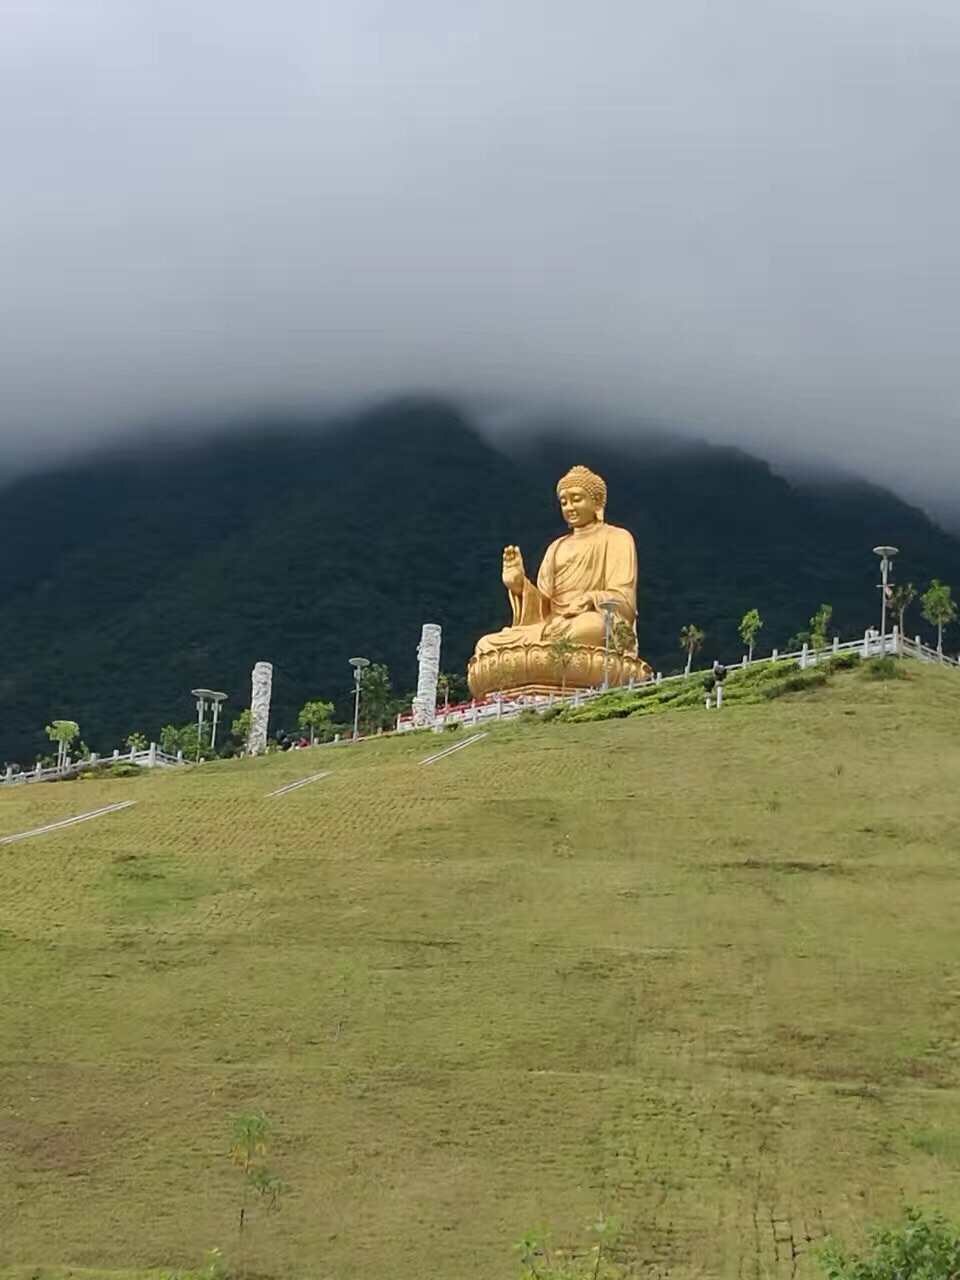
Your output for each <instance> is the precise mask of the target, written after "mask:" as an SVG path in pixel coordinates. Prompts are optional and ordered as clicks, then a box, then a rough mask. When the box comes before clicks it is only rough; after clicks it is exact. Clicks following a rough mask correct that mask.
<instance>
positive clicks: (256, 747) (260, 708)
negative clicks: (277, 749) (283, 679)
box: [247, 662, 273, 756]
mask: <svg viewBox="0 0 960 1280" xmlns="http://www.w3.org/2000/svg"><path fill="white" fill-rule="evenodd" d="M272 692H273V666H272V664H271V663H269V662H258V663H257V665H256V666H255V667H254V668H253V687H252V690H251V693H250V736H249V738H248V739H247V750H248V751H249V752H250V754H251V755H252V756H259V755H262V754H263V752H265V751H266V749H267V728H268V726H269V723H270V696H271V694H272Z"/></svg>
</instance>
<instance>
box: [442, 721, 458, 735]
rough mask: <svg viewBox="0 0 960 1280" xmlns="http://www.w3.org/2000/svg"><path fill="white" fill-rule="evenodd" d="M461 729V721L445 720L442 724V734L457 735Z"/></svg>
mask: <svg viewBox="0 0 960 1280" xmlns="http://www.w3.org/2000/svg"><path fill="white" fill-rule="evenodd" d="M462 728H463V721H462V720H445V721H444V722H443V731H444V733H457V732H459V730H460V729H462Z"/></svg>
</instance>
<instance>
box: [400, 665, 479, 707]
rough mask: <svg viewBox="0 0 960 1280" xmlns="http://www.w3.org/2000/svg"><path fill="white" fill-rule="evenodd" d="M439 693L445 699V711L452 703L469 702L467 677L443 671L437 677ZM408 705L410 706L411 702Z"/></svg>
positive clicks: (454, 672)
mask: <svg viewBox="0 0 960 1280" xmlns="http://www.w3.org/2000/svg"><path fill="white" fill-rule="evenodd" d="M437 692H438V693H439V694H440V696H441V697H442V698H443V709H444V711H446V710H448V708H449V706H450V704H451V702H467V701H469V698H470V690H469V689H468V688H467V679H466V676H464V675H461V674H460V673H459V672H457V671H441V673H440V675H439V676H438V677H437ZM406 705H407V706H409V705H410V704H409V702H407V704H406Z"/></svg>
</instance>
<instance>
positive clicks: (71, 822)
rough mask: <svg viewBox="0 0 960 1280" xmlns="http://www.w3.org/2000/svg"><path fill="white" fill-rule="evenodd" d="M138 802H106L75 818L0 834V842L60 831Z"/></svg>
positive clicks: (127, 807)
mask: <svg viewBox="0 0 960 1280" xmlns="http://www.w3.org/2000/svg"><path fill="white" fill-rule="evenodd" d="M136 803H137V802H136V800H121V801H120V803H119V804H106V805H104V806H103V808H102V809H91V810H90V812H89V813H78V814H77V816H76V817H75V818H61V819H60V821H59V822H48V823H47V824H46V826H43V827H34V828H33V829H32V830H31V831H18V832H17V834H16V835H13V836H0V844H13V842H14V841H15V840H26V839H27V838H28V837H29V836H43V835H46V834H47V832H49V831H59V830H60V828H61V827H72V826H75V825H76V824H77V823H78V822H89V821H90V819H91V818H101V817H103V815H104V814H105V813H119V811H120V810H121V809H129V808H130V806H131V805H132V804H136Z"/></svg>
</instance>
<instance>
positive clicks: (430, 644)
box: [413, 622, 441, 729]
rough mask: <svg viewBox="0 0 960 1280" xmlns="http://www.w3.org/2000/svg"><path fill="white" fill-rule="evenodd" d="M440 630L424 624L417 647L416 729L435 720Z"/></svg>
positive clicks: (414, 703) (432, 624) (433, 623)
mask: <svg viewBox="0 0 960 1280" xmlns="http://www.w3.org/2000/svg"><path fill="white" fill-rule="evenodd" d="M440 636H441V628H440V627H439V626H438V625H437V623H435V622H425V623H424V624H423V629H422V631H421V632H420V643H419V644H418V645H417V661H418V663H419V668H418V670H417V694H416V697H415V698H414V700H413V723H414V727H415V728H418V729H422V728H425V727H427V726H429V725H432V724H433V723H434V721H435V720H436V718H437V682H438V680H439V679H440Z"/></svg>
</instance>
